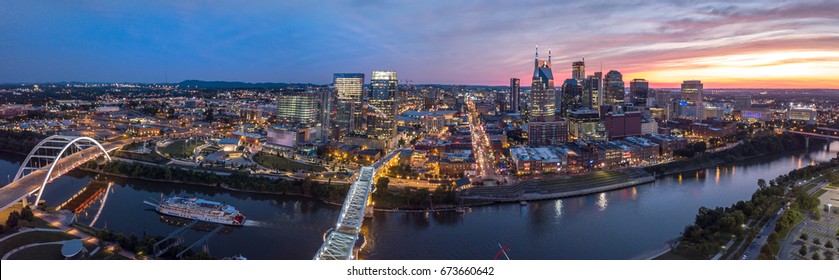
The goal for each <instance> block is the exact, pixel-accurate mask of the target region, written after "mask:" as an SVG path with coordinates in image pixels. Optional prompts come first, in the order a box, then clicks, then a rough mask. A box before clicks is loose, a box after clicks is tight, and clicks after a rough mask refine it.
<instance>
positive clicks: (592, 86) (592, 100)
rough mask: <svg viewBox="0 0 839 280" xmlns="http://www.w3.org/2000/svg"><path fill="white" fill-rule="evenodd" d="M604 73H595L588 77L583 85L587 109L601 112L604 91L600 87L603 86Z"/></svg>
mask: <svg viewBox="0 0 839 280" xmlns="http://www.w3.org/2000/svg"><path fill="white" fill-rule="evenodd" d="M602 82H603V73H602V72H594V75H589V76H588V77H586V80H585V83H584V85H583V91H584V92H583V95H584V96H585V100H586V103H585V104H584V106H585V107H588V108H591V109H594V110H600V105H601V104H602V102H603V91H602V90H600V86H601V85H602V84H603V83H602Z"/></svg>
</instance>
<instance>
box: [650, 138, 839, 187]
mask: <svg viewBox="0 0 839 280" xmlns="http://www.w3.org/2000/svg"><path fill="white" fill-rule="evenodd" d="M825 144H826V143H825ZM802 149H805V147H804V142H803V140H801V138H800V137H798V136H795V135H789V134H782V135H771V136H765V137H760V138H754V139H751V140H747V141H745V142H743V143H741V144H739V145H737V146H734V147H733V148H730V149H726V150H723V151H719V152H713V153H704V154H702V155H699V156H695V157H691V158H686V159H681V160H678V161H673V162H668V163H663V164H658V165H653V166H648V167H644V168H643V169H644V170H645V171H647V172H650V173H652V174H654V175H655V176H656V177H663V176H667V175H673V174H679V173H683V172H692V171H696V170H701V169H706V168H711V167H714V166H717V165H720V164H732V163H738V162H741V161H745V160H749V159H754V158H758V157H762V156H767V155H772V154H778V153H782V152H797V151H800V150H802Z"/></svg>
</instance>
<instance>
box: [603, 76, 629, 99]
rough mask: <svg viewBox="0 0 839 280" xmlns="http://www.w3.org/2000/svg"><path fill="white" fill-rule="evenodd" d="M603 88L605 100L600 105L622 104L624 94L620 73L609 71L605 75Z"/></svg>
mask: <svg viewBox="0 0 839 280" xmlns="http://www.w3.org/2000/svg"><path fill="white" fill-rule="evenodd" d="M604 87H605V89H604V98H605V100H603V102H602V103H601V104H612V105H620V104H623V103H624V101H625V99H626V93H625V89H624V84H623V75H621V72H618V71H617V70H611V71H609V73H606V77H605V80H604Z"/></svg>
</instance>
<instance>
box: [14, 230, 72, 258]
mask: <svg viewBox="0 0 839 280" xmlns="http://www.w3.org/2000/svg"><path fill="white" fill-rule="evenodd" d="M76 238H78V237H75V236H73V235H70V234H67V233H65V232H45V231H35V232H27V233H23V234H20V235H16V236H13V237H11V238H9V239H6V240H5V241H3V242H2V243H0V256H2V255H5V254H6V253H8V252H9V251H11V250H14V249H15V248H18V247H20V246H23V245H26V244H32V243H43V242H53V241H62V240H70V239H76Z"/></svg>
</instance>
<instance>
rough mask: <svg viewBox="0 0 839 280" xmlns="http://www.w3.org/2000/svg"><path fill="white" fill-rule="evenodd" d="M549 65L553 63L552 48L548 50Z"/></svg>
mask: <svg viewBox="0 0 839 280" xmlns="http://www.w3.org/2000/svg"><path fill="white" fill-rule="evenodd" d="M548 63H551V48H548Z"/></svg>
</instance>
